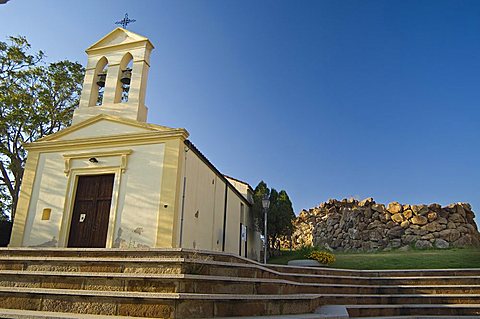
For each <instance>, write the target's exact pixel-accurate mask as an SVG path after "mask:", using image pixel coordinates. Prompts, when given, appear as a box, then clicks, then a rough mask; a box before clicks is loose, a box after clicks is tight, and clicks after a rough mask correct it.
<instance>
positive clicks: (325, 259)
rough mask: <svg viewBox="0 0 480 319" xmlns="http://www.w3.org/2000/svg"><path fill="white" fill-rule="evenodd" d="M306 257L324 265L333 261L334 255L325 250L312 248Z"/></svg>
mask: <svg viewBox="0 0 480 319" xmlns="http://www.w3.org/2000/svg"><path fill="white" fill-rule="evenodd" d="M307 258H308V259H313V260H316V261H318V262H319V263H321V264H324V265H330V264H333V263H334V262H335V255H334V254H332V253H329V252H326V251H318V250H314V251H312V252H311V253H310V254H308V255H307Z"/></svg>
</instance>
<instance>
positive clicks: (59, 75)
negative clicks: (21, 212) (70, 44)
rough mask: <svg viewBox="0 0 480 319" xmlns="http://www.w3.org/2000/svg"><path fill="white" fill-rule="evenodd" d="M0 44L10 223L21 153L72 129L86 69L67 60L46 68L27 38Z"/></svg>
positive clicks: (3, 163) (2, 203) (3, 205)
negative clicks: (42, 139) (60, 132)
mask: <svg viewBox="0 0 480 319" xmlns="http://www.w3.org/2000/svg"><path fill="white" fill-rule="evenodd" d="M8 40H9V41H8V43H7V42H1V41H0V142H1V143H0V209H2V212H3V214H4V215H5V212H8V213H9V215H10V218H11V220H12V221H13V219H14V218H15V210H16V206H17V202H18V196H19V192H20V185H21V183H22V177H23V171H24V167H25V161H26V156H27V153H26V151H25V149H24V148H23V145H24V144H26V143H31V142H33V141H35V140H37V139H39V138H41V137H43V136H45V135H49V134H52V133H55V132H57V131H59V130H60V129H62V128H64V127H66V126H68V125H69V124H70V123H71V118H72V114H73V110H74V108H75V107H76V106H77V105H78V102H79V97H80V92H81V83H82V79H83V75H84V68H83V66H82V65H81V64H79V63H77V62H71V61H68V60H64V61H59V62H54V63H50V64H48V65H46V64H45V62H44V59H45V55H44V53H43V52H42V51H39V52H37V53H30V49H31V46H30V44H29V43H28V41H27V39H26V38H25V37H21V36H18V37H13V36H12V37H9V38H8Z"/></svg>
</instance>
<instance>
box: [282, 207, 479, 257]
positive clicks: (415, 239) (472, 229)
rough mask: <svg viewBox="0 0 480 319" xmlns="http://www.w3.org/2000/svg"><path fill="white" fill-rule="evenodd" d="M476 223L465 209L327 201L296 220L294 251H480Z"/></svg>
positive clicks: (470, 213)
mask: <svg viewBox="0 0 480 319" xmlns="http://www.w3.org/2000/svg"><path fill="white" fill-rule="evenodd" d="M474 217H475V215H474V213H473V211H472V208H471V206H470V204H467V203H455V204H450V205H448V206H445V207H442V206H440V205H439V204H431V205H428V206H427V205H408V204H405V205H403V204H400V203H398V202H392V203H390V204H388V205H387V206H386V205H384V204H377V203H376V202H375V201H374V200H373V198H367V199H365V200H362V201H358V200H355V199H348V200H347V199H344V200H341V201H339V200H334V199H331V200H329V201H327V202H325V203H322V204H320V205H319V206H318V207H315V208H312V209H309V210H308V211H307V210H303V211H302V212H301V213H300V214H299V216H298V217H297V218H296V220H295V221H294V224H295V232H294V234H293V236H292V245H293V248H299V247H301V246H303V245H307V246H308V245H312V244H313V245H315V246H318V247H326V248H327V249H332V250H345V251H355V250H358V251H373V250H389V249H393V248H399V249H408V248H410V247H416V248H419V249H424V248H434V247H435V248H448V247H467V246H480V234H479V232H478V228H477V225H476V223H475V220H474ZM289 244H290V243H288V242H285V243H284V246H289Z"/></svg>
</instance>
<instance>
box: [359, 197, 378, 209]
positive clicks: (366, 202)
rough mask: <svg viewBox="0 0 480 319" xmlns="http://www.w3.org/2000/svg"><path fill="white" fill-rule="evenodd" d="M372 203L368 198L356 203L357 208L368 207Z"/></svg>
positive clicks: (371, 199)
mask: <svg viewBox="0 0 480 319" xmlns="http://www.w3.org/2000/svg"><path fill="white" fill-rule="evenodd" d="M372 203H374V201H373V198H372V197H368V198H365V199H364V200H362V201H360V202H358V206H360V207H364V206H369V205H371V204H372Z"/></svg>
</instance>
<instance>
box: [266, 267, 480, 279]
mask: <svg viewBox="0 0 480 319" xmlns="http://www.w3.org/2000/svg"><path fill="white" fill-rule="evenodd" d="M267 267H268V268H270V269H272V270H276V271H279V272H282V273H295V274H311V275H336V276H353V277H420V276H421V277H427V276H432V277H438V276H480V268H461V269H454V268H452V269H448V268H447V269H391V270H353V269H338V268H329V267H301V266H288V265H271V264H269V265H268V266H267Z"/></svg>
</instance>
